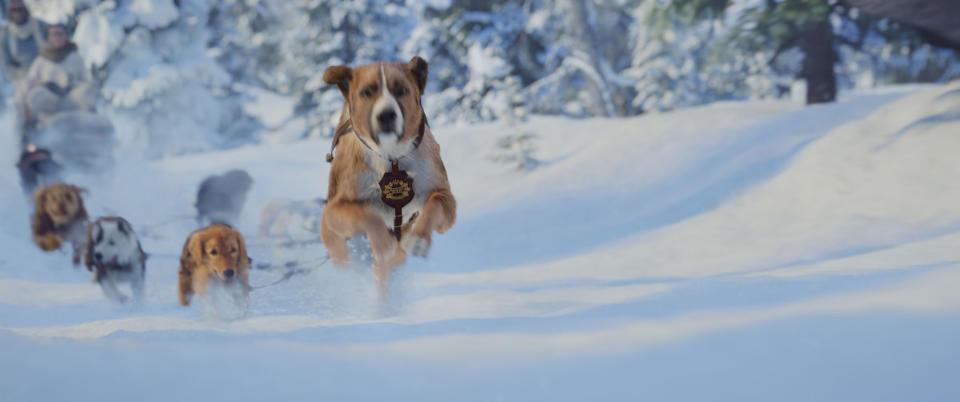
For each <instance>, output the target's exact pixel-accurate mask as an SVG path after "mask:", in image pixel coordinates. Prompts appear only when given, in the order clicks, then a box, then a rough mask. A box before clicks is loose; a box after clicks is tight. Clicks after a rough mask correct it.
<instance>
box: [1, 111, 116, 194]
mask: <svg viewBox="0 0 960 402" xmlns="http://www.w3.org/2000/svg"><path fill="white" fill-rule="evenodd" d="M22 132H23V136H22V140H21V145H22V150H23V151H22V153H21V156H20V160H19V162H18V164H17V168H18V169H19V170H20V178H21V185H22V186H23V190H24V192H26V193H27V194H28V195H29V194H32V193H33V191H34V189H36V188H37V187H39V186H43V185H46V184H49V183H51V182H55V181H58V180H59V179H60V177H61V175H62V174H64V173H81V174H91V175H97V174H101V173H102V172H106V171H109V170H110V169H111V168H112V167H113V163H114V155H113V154H114V152H113V150H114V146H115V133H114V127H113V124H112V123H111V122H110V120H108V119H107V118H105V117H103V116H101V115H98V114H96V113H93V112H87V111H81V110H69V111H63V112H59V113H56V114H54V115H51V116H47V117H46V118H44V119H41V120H34V121H28V122H27V123H26V124H25V125H24V127H23V130H22Z"/></svg>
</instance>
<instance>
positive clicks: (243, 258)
mask: <svg viewBox="0 0 960 402" xmlns="http://www.w3.org/2000/svg"><path fill="white" fill-rule="evenodd" d="M234 236H237V244H239V245H240V255H238V256H237V265H238V267H241V266H242V267H244V268H246V269H250V263H251V262H252V261H253V259H252V258H250V257H249V256H247V243H246V242H245V241H244V240H243V235H242V234H240V232H239V231H236V230H234Z"/></svg>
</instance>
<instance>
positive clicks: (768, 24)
mask: <svg viewBox="0 0 960 402" xmlns="http://www.w3.org/2000/svg"><path fill="white" fill-rule="evenodd" d="M650 21H660V22H670V21H685V22H688V23H689V24H691V25H695V24H697V23H701V22H703V21H712V22H715V23H727V24H728V26H730V29H729V31H728V33H727V34H726V35H727V39H726V40H727V41H728V43H729V44H730V46H713V48H714V49H716V50H717V51H719V52H728V53H729V49H730V48H734V49H735V52H737V53H739V54H742V55H753V58H754V60H756V59H757V58H760V59H761V60H762V59H765V60H766V63H765V64H766V66H767V67H768V68H759V69H758V68H748V70H750V72H749V74H750V75H753V76H755V77H756V76H766V77H767V78H769V77H771V76H772V77H783V76H795V77H797V78H800V79H803V80H805V81H806V87H807V93H806V101H807V103H821V102H832V101H833V100H835V99H836V94H837V85H838V76H837V72H838V71H840V72H841V74H842V73H844V71H843V70H842V69H840V68H838V67H839V66H843V65H847V66H851V65H852V64H853V63H845V60H844V59H841V55H846V58H847V61H849V60H851V59H853V58H856V57H858V56H859V55H862V54H864V53H867V52H877V51H879V52H878V53H876V54H873V55H872V57H873V60H874V63H871V64H873V65H874V66H877V68H878V69H880V70H884V69H885V67H881V66H882V65H884V64H886V63H887V62H888V61H892V60H891V59H896V58H897V57H892V58H891V56H893V55H892V54H891V53H890V52H889V49H890V48H886V50H883V49H878V48H877V47H873V48H871V44H875V45H876V46H879V47H886V46H890V45H892V46H893V47H894V48H897V49H899V50H900V51H901V52H902V53H903V54H902V55H901V56H903V57H905V58H906V59H911V58H912V57H913V56H912V55H910V54H911V53H913V52H914V51H920V52H922V53H921V54H923V55H930V54H934V53H935V54H936V57H935V61H934V62H933V63H932V64H926V63H922V64H924V65H927V66H929V67H931V69H930V70H927V71H928V73H930V71H931V70H933V72H932V74H933V75H937V76H939V77H940V78H939V79H943V78H944V77H947V76H950V75H951V74H955V73H953V72H951V71H953V70H955V69H952V68H951V67H950V66H951V65H952V63H951V61H950V59H951V58H952V57H954V56H952V55H951V54H948V53H947V52H939V51H938V50H937V49H935V48H932V47H930V45H925V46H921V45H920V43H919V42H918V41H917V40H915V38H917V36H916V34H915V32H913V31H912V30H911V29H907V28H904V27H901V26H899V25H898V24H894V23H891V22H889V21H886V20H881V19H877V18H874V17H869V16H865V15H863V14H861V13H858V12H857V11H856V10H855V9H851V8H850V7H848V6H846V5H844V4H843V3H841V2H839V1H836V0H830V1H827V0H783V1H757V2H747V3H744V2H735V1H732V0H674V1H661V2H659V3H658V4H657V6H656V7H655V8H654V10H653V11H652V14H651V18H650ZM658 28H660V29H661V30H660V31H657V33H658V34H663V33H664V32H665V31H663V30H662V29H663V25H661V26H660V27H658ZM901 44H902V45H901ZM719 54H723V53H719ZM742 59H743V58H737V57H733V58H731V57H714V58H713V60H714V61H715V62H720V63H723V62H724V61H727V62H729V61H731V60H734V61H736V60H742ZM861 60H862V59H861ZM895 63H896V62H895ZM747 64H748V65H749V64H751V63H747ZM708 65H710V64H709V63H708ZM753 66H754V67H756V65H755V64H754V65H753ZM740 67H741V66H734V67H733V68H731V70H733V71H736V70H738V69H740ZM856 70H859V69H858V68H853V69H847V71H846V72H847V73H855V74H861V75H862V74H863V72H862V71H860V72H857V71H856ZM910 74H911V75H912V76H914V77H916V76H918V75H917V72H916V71H915V72H913V73H910ZM843 78H844V77H843V76H841V77H840V81H841V83H843ZM776 87H777V86H776V85H769V86H767V88H768V90H775V89H774V88H776Z"/></svg>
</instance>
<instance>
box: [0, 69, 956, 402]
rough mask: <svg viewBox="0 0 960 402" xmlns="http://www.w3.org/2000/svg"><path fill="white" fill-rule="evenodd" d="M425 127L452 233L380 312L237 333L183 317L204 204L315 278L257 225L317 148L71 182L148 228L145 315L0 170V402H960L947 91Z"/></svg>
mask: <svg viewBox="0 0 960 402" xmlns="http://www.w3.org/2000/svg"><path fill="white" fill-rule="evenodd" d="M4 119H9V116H5V117H4ZM0 124H9V121H8V120H0ZM433 131H434V133H435V135H436V137H437V140H438V141H439V143H440V144H441V146H442V149H443V158H444V161H445V163H446V167H447V171H448V173H449V177H450V181H451V185H452V187H453V192H454V194H455V196H456V197H457V200H458V205H459V210H458V221H457V224H456V225H455V226H454V227H453V229H451V230H450V231H449V232H448V233H447V234H445V235H441V236H436V237H434V244H433V248H432V249H431V254H430V256H429V257H428V258H426V259H413V258H411V259H410V260H408V262H407V264H406V265H405V266H404V267H402V268H401V269H399V270H397V271H395V274H394V278H393V281H392V284H391V285H392V289H393V293H392V297H391V300H390V301H389V303H388V304H387V305H379V304H378V303H377V302H376V297H375V291H374V287H373V282H372V275H371V272H370V269H369V267H367V266H364V265H363V264H362V263H358V264H356V266H355V267H353V268H352V269H348V270H337V269H334V268H333V267H331V266H329V265H325V266H322V267H320V268H319V269H318V270H317V271H316V272H313V273H310V274H308V275H304V276H295V277H293V278H292V280H290V281H289V282H284V283H281V284H279V285H276V286H272V287H268V288H265V289H262V290H257V291H254V292H253V293H252V295H251V304H250V310H249V312H248V314H247V316H246V317H245V318H242V319H237V320H223V319H218V318H217V317H216V316H214V315H212V314H210V312H209V311H204V309H203V308H201V307H200V306H199V305H194V306H191V307H190V308H182V307H180V306H179V305H178V303H177V299H176V297H177V294H176V271H177V266H178V258H179V253H180V247H181V246H182V244H183V241H184V239H185V238H186V236H187V234H189V232H190V231H191V230H193V229H194V225H195V223H194V221H193V220H191V219H190V218H189V216H190V215H192V214H193V213H194V210H193V207H192V205H193V201H194V197H195V191H196V186H197V185H198V184H199V183H200V181H202V180H203V178H204V177H206V176H207V175H209V174H221V173H223V172H225V171H227V170H229V169H233V168H242V169H246V170H247V171H248V172H250V174H251V175H252V176H253V178H254V185H253V190H252V193H251V195H250V197H249V198H248V200H247V204H246V208H245V210H244V214H243V221H242V222H241V224H240V225H239V229H240V230H241V231H242V232H243V233H245V234H246V237H247V239H248V242H249V243H250V244H251V247H250V249H251V252H250V254H251V257H252V258H253V259H254V261H255V262H262V263H270V262H273V261H274V260H279V259H281V258H294V259H296V260H297V261H300V262H302V263H303V264H306V265H309V264H315V263H317V262H318V261H320V260H321V259H322V257H323V256H324V254H325V253H324V251H323V249H322V246H321V245H311V246H307V247H304V248H302V249H299V250H295V251H294V252H292V254H290V253H288V254H287V255H279V254H276V253H274V252H273V250H271V247H270V243H269V242H268V241H266V240H263V239H258V237H257V224H258V220H259V214H260V208H261V207H262V206H263V205H264V204H265V203H266V202H267V201H268V200H270V199H274V198H286V199H293V200H306V199H312V198H315V197H322V196H325V192H326V187H327V175H328V173H329V170H328V169H329V165H328V164H327V163H326V162H325V161H324V155H325V154H326V152H327V151H328V149H329V142H328V140H310V141H305V142H296V143H280V144H265V145H258V146H246V147H242V148H237V149H233V150H228V151H218V152H208V153H202V154H193V155H188V156H183V157H177V158H172V159H164V160H160V161H156V162H149V163H147V162H143V161H142V159H140V158H137V157H132V156H119V157H118V159H119V162H118V166H117V168H116V169H115V171H114V172H113V173H112V174H110V175H108V176H107V177H105V178H104V177H99V178H97V177H84V176H77V177H73V178H72V181H74V182H76V183H79V184H82V185H84V186H85V187H87V188H88V189H89V194H88V195H87V196H86V202H87V208H88V211H89V212H90V214H91V215H92V216H94V217H95V216H101V215H113V214H117V215H120V216H124V217H126V218H127V219H128V220H130V221H131V222H132V223H133V225H134V228H135V229H136V230H137V232H138V234H139V235H140V237H141V241H142V242H143V247H144V249H145V250H146V251H147V252H148V253H149V254H150V259H149V261H148V262H147V300H146V302H145V303H144V304H143V305H142V306H126V305H116V304H112V303H110V302H108V301H107V300H106V299H105V298H104V297H103V295H102V293H101V291H100V289H99V288H98V287H97V286H96V285H93V284H91V283H90V278H89V275H88V273H87V272H86V270H85V269H83V268H72V267H71V266H70V262H69V256H68V255H67V254H66V253H64V252H58V253H50V254H44V253H42V252H40V251H39V250H37V249H36V247H35V246H34V245H33V244H32V243H31V242H30V235H29V218H28V215H29V212H30V206H29V205H28V204H27V201H26V200H25V199H24V197H23V195H22V193H21V191H20V189H19V186H18V184H17V176H16V172H15V170H14V169H3V170H0V188H2V191H0V205H2V208H0V222H2V223H3V225H2V226H0V357H2V358H0V401H46V400H75V401H87V400H89V401H121V400H124V401H127V400H137V401H169V400H205V399H206V400H242V401H268V400H330V399H332V400H416V401H433V400H436V401H450V400H476V401H492V400H551V401H566V400H570V401H582V400H691V401H700V400H730V401H742V400H777V401H793V400H796V401H810V400H843V401H853V400H863V401H886V400H889V401H903V400H931V401H932V400H957V399H958V398H960V388H957V387H956V378H955V377H956V375H955V372H956V370H955V367H956V364H957V363H956V362H957V361H960V348H958V347H957V346H956V340H957V339H960V338H958V336H960V292H956V291H955V289H954V288H955V287H956V284H957V283H960V247H957V244H960V208H958V206H960V187H958V186H957V185H955V181H956V180H957V178H958V177H960V158H958V157H957V150H958V149H960V135H958V134H960V82H955V83H952V84H949V85H944V86H921V87H892V88H887V89H884V90H878V91H874V92H870V93H860V94H855V95H850V96H848V97H846V98H844V99H842V100H841V101H840V102H837V103H834V104H825V105H817V106H810V107H802V106H800V105H799V104H795V103H790V102H780V101H776V102H774V101H750V102H727V103H717V104H712V105H708V106H703V107H697V108H692V109H686V110H679V111H675V112H670V113H662V114H648V115H644V116H640V117H634V118H626V119H586V120H570V119H564V118H554V117H534V118H531V119H530V120H529V121H527V122H525V123H519V124H516V125H508V124H505V123H490V124H479V125H470V126H466V127H464V126H460V127H456V126H454V127H435V128H434V130H433ZM521 136H522V137H523V138H525V141H526V144H527V145H528V146H529V148H528V149H527V151H522V152H521V151H518V150H517V149H516V148H515V147H509V146H507V147H505V146H503V144H504V143H505V142H504V138H505V137H511V138H517V137H521ZM3 141H8V140H7V139H6V138H4V139H3ZM0 145H3V147H2V149H3V150H4V151H2V153H0V165H3V166H8V167H9V166H11V165H13V163H14V162H13V161H14V159H13V158H14V155H13V152H12V151H11V150H12V149H14V147H13V146H12V144H7V143H4V144H0ZM524 152H526V153H524ZM518 153H524V155H525V157H529V158H530V159H531V160H533V161H534V162H533V163H531V164H528V165H525V167H524V168H522V169H518V168H517V166H516V164H515V163H505V162H503V160H504V158H507V159H509V158H511V157H515V156H516V154H518ZM279 275H280V273H279V272H277V271H270V270H255V271H253V272H252V273H251V282H252V284H254V285H259V284H264V283H268V282H271V281H273V280H274V279H276V278H278V277H279Z"/></svg>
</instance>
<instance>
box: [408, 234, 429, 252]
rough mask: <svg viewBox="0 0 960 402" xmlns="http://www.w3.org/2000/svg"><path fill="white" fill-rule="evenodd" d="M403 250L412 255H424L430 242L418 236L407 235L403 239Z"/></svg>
mask: <svg viewBox="0 0 960 402" xmlns="http://www.w3.org/2000/svg"><path fill="white" fill-rule="evenodd" d="M402 247H403V251H405V252H406V253H407V254H408V255H412V256H414V257H426V256H427V252H429V251H430V242H429V241H427V239H424V238H422V237H420V236H409V237H407V238H406V239H403V244H402Z"/></svg>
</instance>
